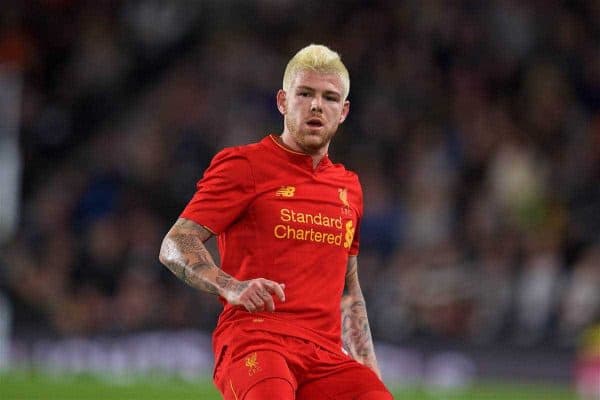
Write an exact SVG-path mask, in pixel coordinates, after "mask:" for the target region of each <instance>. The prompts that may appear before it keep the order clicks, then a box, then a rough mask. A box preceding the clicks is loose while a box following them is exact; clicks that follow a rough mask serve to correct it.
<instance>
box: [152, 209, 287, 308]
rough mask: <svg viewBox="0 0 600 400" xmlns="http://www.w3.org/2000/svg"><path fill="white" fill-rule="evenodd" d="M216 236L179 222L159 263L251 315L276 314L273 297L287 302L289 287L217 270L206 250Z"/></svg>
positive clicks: (194, 285)
mask: <svg viewBox="0 0 600 400" xmlns="http://www.w3.org/2000/svg"><path fill="white" fill-rule="evenodd" d="M211 236H212V233H211V232H210V231H209V230H208V229H206V228H205V227H203V226H202V225H198V224H197V223H195V222H193V221H190V220H188V219H185V218H179V219H178V220H177V222H175V224H174V225H173V227H172V228H171V230H169V232H168V233H167V235H166V236H165V238H164V239H163V242H162V246H161V248H160V255H159V259H160V262H161V263H163V264H164V265H165V266H166V267H167V268H168V269H169V270H171V272H172V273H173V274H174V275H175V276H176V277H178V278H179V279H181V280H182V281H183V282H185V283H187V284H188V285H190V286H191V287H193V288H196V289H199V290H203V291H205V292H208V293H213V294H217V295H220V296H222V297H223V298H224V299H225V300H227V302H228V303H230V304H232V305H239V306H242V307H244V308H246V310H248V311H250V312H254V311H263V310H267V311H273V310H274V309H275V304H274V301H273V295H276V296H277V297H278V298H279V299H280V300H281V301H285V295H284V293H283V290H284V289H285V286H284V285H283V284H279V283H277V282H273V281H270V280H267V279H262V278H258V279H251V280H247V281H239V280H237V279H235V278H234V277H232V276H231V275H229V274H227V273H226V272H225V271H223V270H222V269H221V268H219V267H217V265H216V264H215V262H214V260H213V258H212V256H211V255H210V252H209V251H208V250H207V249H206V247H205V246H204V242H206V241H207V240H208V239H209V238H210V237H211Z"/></svg>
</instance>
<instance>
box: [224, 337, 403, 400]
mask: <svg viewBox="0 0 600 400" xmlns="http://www.w3.org/2000/svg"><path fill="white" fill-rule="evenodd" d="M240 339H241V340H240V341H239V342H240V344H237V341H236V346H235V347H233V346H227V347H226V348H225V349H224V350H223V351H222V352H221V354H220V355H219V356H218V360H217V364H216V367H215V376H214V381H215V384H216V386H217V387H218V388H219V390H220V391H221V394H222V395H223V398H224V399H225V400H243V399H244V396H245V395H246V393H247V392H248V390H250V389H251V388H252V387H253V386H254V385H256V384H257V383H259V382H262V381H264V380H265V379H269V378H281V379H284V380H286V381H287V382H288V383H289V384H290V385H291V387H292V388H293V390H294V392H295V393H296V400H331V399H336V400H351V399H355V398H357V397H359V396H360V395H363V394H365V393H369V392H383V393H386V394H388V395H389V397H388V398H389V399H392V396H391V394H389V392H388V390H387V389H386V388H385V386H384V385H383V383H382V382H381V380H380V379H379V378H378V377H377V375H375V373H374V372H373V371H371V369H369V368H367V367H365V366H364V365H362V364H360V363H358V362H356V361H355V360H353V359H352V358H351V357H349V356H347V355H345V354H344V353H342V351H341V349H340V352H339V353H337V354H336V353H332V352H331V351H329V350H325V349H323V348H322V347H319V346H317V345H315V344H313V343H311V342H309V341H306V340H303V339H300V338H296V337H292V336H283V335H275V334H271V333H268V332H262V331H253V332H252V338H251V340H248V339H250V338H247V337H246V338H240Z"/></svg>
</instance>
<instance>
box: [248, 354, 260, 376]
mask: <svg viewBox="0 0 600 400" xmlns="http://www.w3.org/2000/svg"><path fill="white" fill-rule="evenodd" d="M246 367H248V375H249V376H252V375H254V374H256V373H257V372H259V371H260V370H261V368H260V365H259V364H258V354H257V353H256V352H254V353H252V354H250V355H249V356H248V357H246Z"/></svg>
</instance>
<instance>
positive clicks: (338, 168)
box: [331, 163, 360, 187]
mask: <svg viewBox="0 0 600 400" xmlns="http://www.w3.org/2000/svg"><path fill="white" fill-rule="evenodd" d="M331 173H333V174H335V175H336V176H338V177H340V178H342V179H344V180H347V181H348V182H353V183H354V184H356V185H357V186H358V187H360V179H359V177H358V174H357V173H356V172H354V171H352V170H350V169H347V168H346V167H345V166H344V164H341V163H335V164H332V166H331Z"/></svg>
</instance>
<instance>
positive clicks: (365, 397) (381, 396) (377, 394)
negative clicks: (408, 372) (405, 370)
mask: <svg viewBox="0 0 600 400" xmlns="http://www.w3.org/2000/svg"><path fill="white" fill-rule="evenodd" d="M356 400H394V397H393V396H392V394H391V393H390V392H388V391H380V390H377V391H372V392H368V393H364V394H361V395H360V396H358V397H357V398H356Z"/></svg>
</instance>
